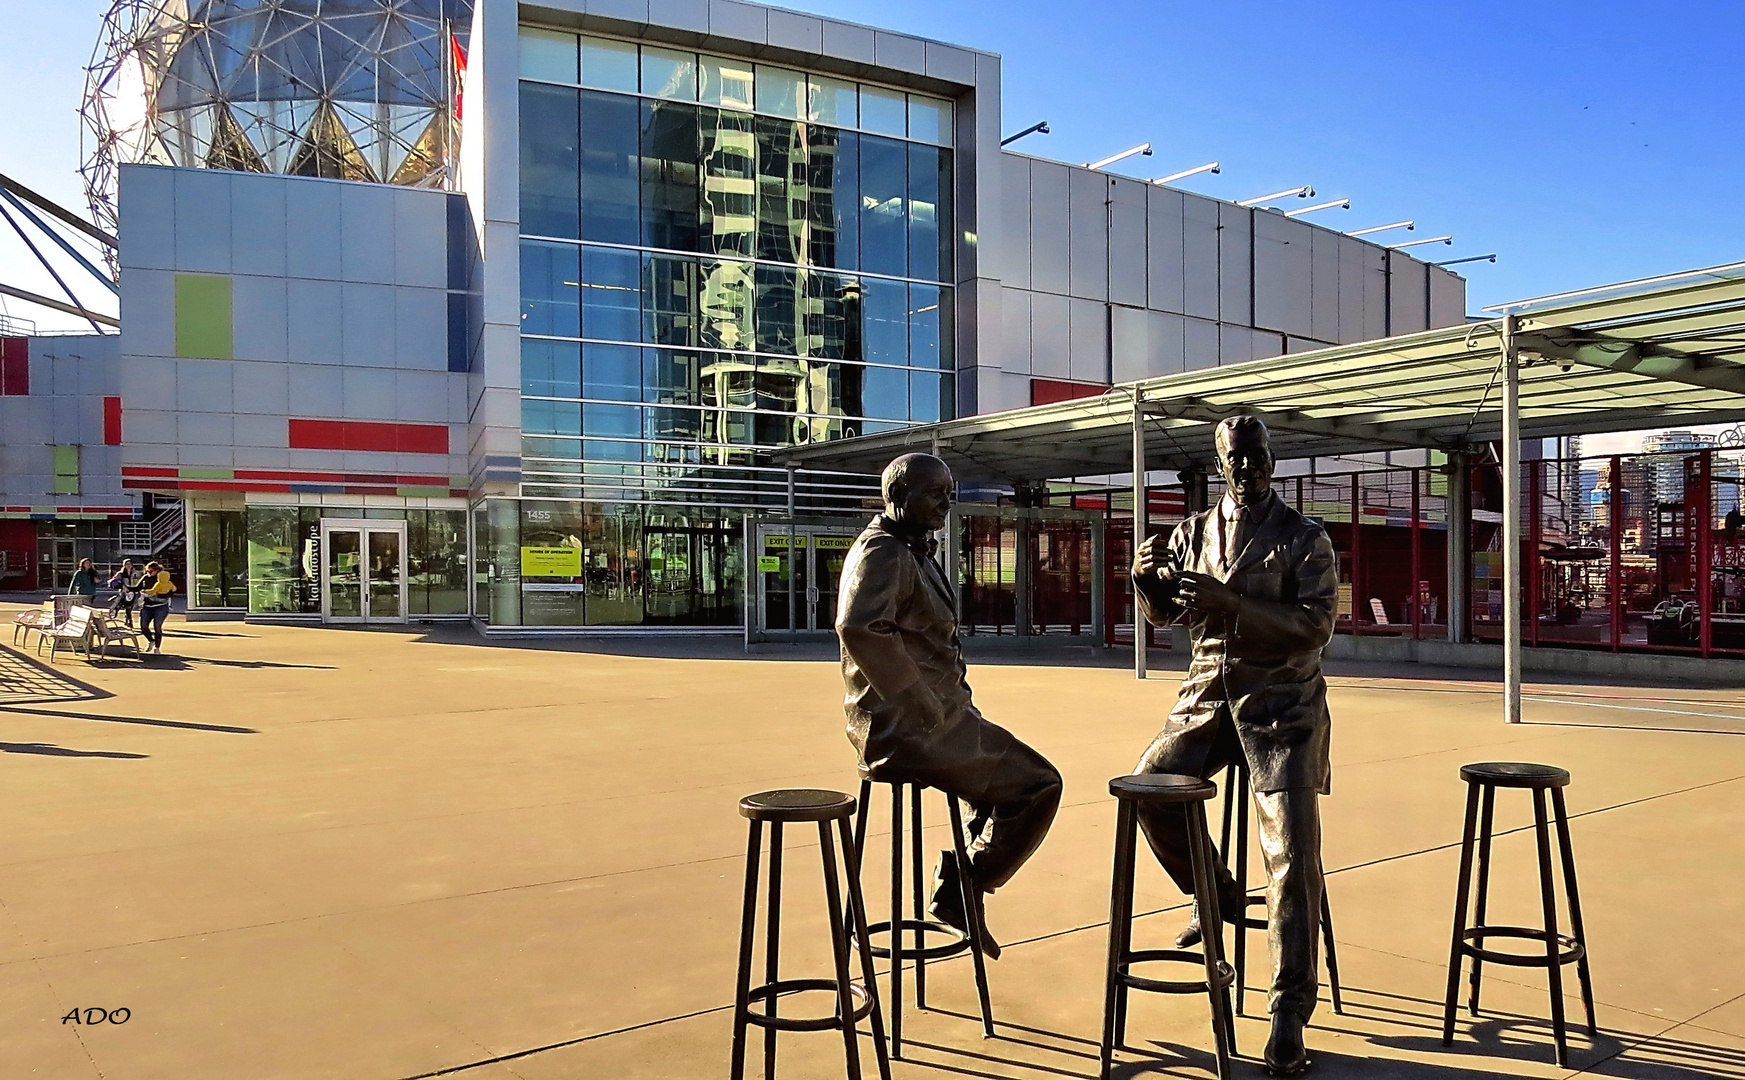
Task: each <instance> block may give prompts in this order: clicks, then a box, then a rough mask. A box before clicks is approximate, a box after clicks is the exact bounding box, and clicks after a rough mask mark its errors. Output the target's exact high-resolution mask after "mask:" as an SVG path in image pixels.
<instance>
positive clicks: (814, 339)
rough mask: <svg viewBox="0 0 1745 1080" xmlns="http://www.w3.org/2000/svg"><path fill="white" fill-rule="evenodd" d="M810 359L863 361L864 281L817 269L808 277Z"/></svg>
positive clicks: (807, 351)
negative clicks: (862, 310)
mask: <svg viewBox="0 0 1745 1080" xmlns="http://www.w3.org/2000/svg"><path fill="white" fill-rule="evenodd" d="M805 282H806V300H805V312H804V315H805V323H806V336H805V344H804V347H803V349H802V350H801V351H802V352H803V354H804V355H806V356H816V357H820V358H822V359H825V360H859V359H860V279H859V278H854V277H849V276H848V275H846V274H830V273H825V272H824V271H822V270H813V271H810V272H809V273H807V274H806V276H805Z"/></svg>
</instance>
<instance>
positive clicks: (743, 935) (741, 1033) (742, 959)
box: [730, 821, 763, 1080]
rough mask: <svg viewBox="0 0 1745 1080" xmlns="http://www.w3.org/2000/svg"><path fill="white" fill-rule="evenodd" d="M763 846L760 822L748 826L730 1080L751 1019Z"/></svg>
mask: <svg viewBox="0 0 1745 1080" xmlns="http://www.w3.org/2000/svg"><path fill="white" fill-rule="evenodd" d="M762 846H763V822H761V821H753V822H752V823H751V841H750V843H749V844H748V845H747V847H746V851H745V905H744V907H743V909H742V913H741V915H740V918H739V973H738V976H737V978H736V979H735V980H734V991H733V1065H732V1071H731V1073H730V1076H731V1077H732V1080H744V1077H745V1025H746V1017H748V1016H750V1015H751V941H752V935H753V934H754V933H756V931H757V861H758V852H759V850H760V849H761V848H762Z"/></svg>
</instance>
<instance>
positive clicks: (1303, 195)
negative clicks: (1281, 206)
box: [1236, 184, 1315, 206]
mask: <svg viewBox="0 0 1745 1080" xmlns="http://www.w3.org/2000/svg"><path fill="white" fill-rule="evenodd" d="M1293 195H1294V196H1296V197H1297V198H1299V199H1312V198H1314V197H1315V189H1314V188H1312V187H1310V186H1309V185H1308V184H1304V185H1303V186H1302V187H1294V188H1286V189H1284V190H1283V191H1275V192H1273V193H1272V194H1271V195H1262V196H1260V197H1259V198H1257V199H1243V200H1242V201H1241V202H1239V203H1237V204H1236V205H1237V206H1259V205H1260V204H1261V203H1265V202H1271V201H1272V200H1274V199H1288V198H1290V197H1291V196H1293Z"/></svg>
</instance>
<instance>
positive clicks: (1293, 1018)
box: [1265, 1009, 1314, 1077]
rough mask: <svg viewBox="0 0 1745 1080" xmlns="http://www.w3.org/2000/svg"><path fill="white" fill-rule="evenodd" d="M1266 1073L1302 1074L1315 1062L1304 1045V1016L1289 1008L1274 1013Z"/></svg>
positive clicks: (1275, 1075)
mask: <svg viewBox="0 0 1745 1080" xmlns="http://www.w3.org/2000/svg"><path fill="white" fill-rule="evenodd" d="M1265 1060H1266V1075H1268V1076H1274V1077H1293V1076H1301V1075H1303V1074H1304V1073H1306V1072H1308V1071H1309V1066H1311V1065H1312V1064H1314V1062H1312V1061H1310V1060H1309V1049H1308V1047H1306V1046H1304V1045H1303V1018H1302V1017H1300V1016H1298V1015H1297V1014H1296V1013H1294V1012H1291V1011H1290V1010H1288V1009H1281V1010H1279V1011H1278V1012H1275V1013H1273V1014H1272V1037H1271V1038H1269V1039H1267V1040H1266V1059H1265Z"/></svg>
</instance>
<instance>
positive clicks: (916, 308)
mask: <svg viewBox="0 0 1745 1080" xmlns="http://www.w3.org/2000/svg"><path fill="white" fill-rule="evenodd" d="M943 291H944V290H942V289H940V287H939V286H937V285H917V284H910V286H909V363H911V364H913V365H915V366H916V367H927V368H940V367H950V366H951V364H950V358H949V355H948V354H947V353H946V351H945V350H944V349H943V348H942V339H941V337H940V326H941V321H942V320H941V315H942V312H941V310H940V294H941V293H942V292H943Z"/></svg>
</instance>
